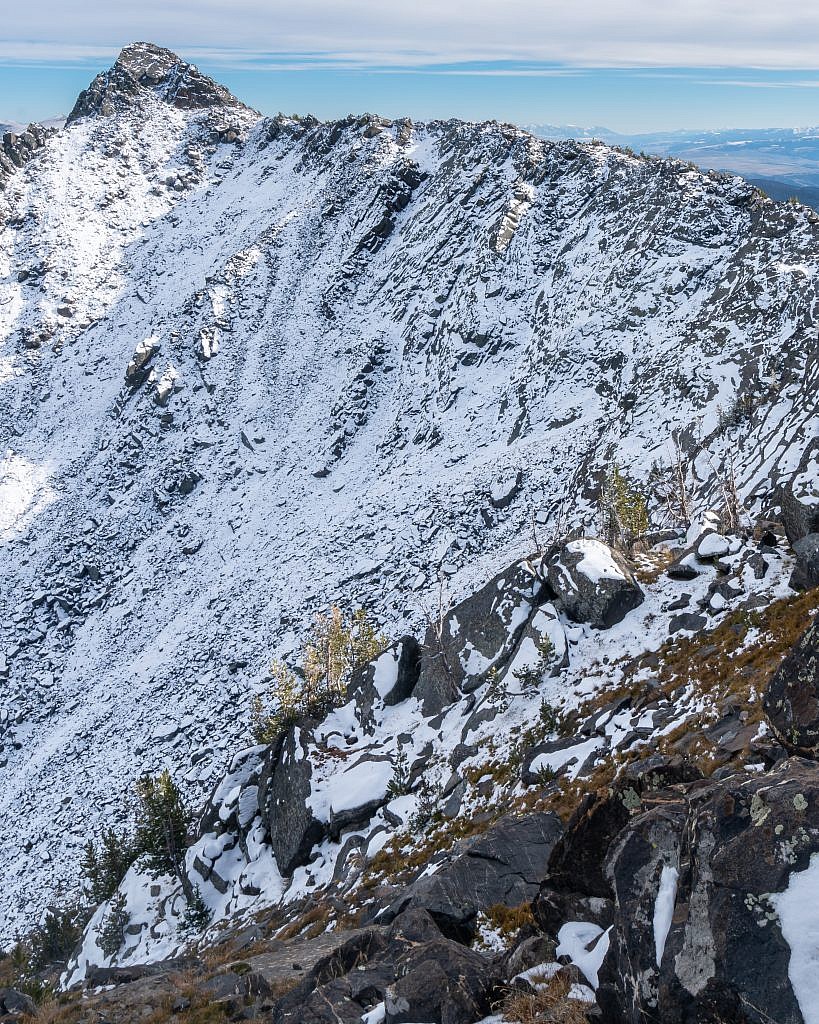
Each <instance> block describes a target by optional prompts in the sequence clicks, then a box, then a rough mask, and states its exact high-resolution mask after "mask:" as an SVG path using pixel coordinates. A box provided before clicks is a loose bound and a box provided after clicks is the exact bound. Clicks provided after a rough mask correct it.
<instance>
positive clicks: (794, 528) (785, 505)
mask: <svg viewBox="0 0 819 1024" xmlns="http://www.w3.org/2000/svg"><path fill="white" fill-rule="evenodd" d="M806 454H807V453H806ZM815 497H816V495H809V494H807V493H803V494H800V495H799V496H797V494H796V493H795V491H794V489H793V485H792V484H785V485H783V486H781V487H780V488H779V489H778V492H777V500H778V501H779V507H780V508H781V510H782V525H783V526H784V527H785V534H786V536H787V538H788V541H789V543H791V544H795V543H796V541H798V540H802V538H803V537H807V536H808V534H810V533H819V503H816V502H815V501H814V500H813V499H814V498H815Z"/></svg>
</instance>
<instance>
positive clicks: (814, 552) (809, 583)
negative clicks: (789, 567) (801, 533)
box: [790, 533, 819, 590]
mask: <svg viewBox="0 0 819 1024" xmlns="http://www.w3.org/2000/svg"><path fill="white" fill-rule="evenodd" d="M793 553H794V555H796V565H795V566H794V570H793V572H792V573H791V579H790V585H791V587H792V589H793V590H810V589H811V588H812V587H819V533H809V534H808V535H807V536H805V537H802V538H801V540H797V541H795V542H794V545H793Z"/></svg>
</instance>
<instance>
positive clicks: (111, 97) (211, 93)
mask: <svg viewBox="0 0 819 1024" xmlns="http://www.w3.org/2000/svg"><path fill="white" fill-rule="evenodd" d="M144 93H152V94H153V95H154V96H156V97H158V98H159V99H161V100H163V101H164V102H165V103H168V104H170V105H171V106H174V107H178V108H180V109H182V110H195V109H202V108H208V107H213V108H229V107H237V108H240V107H242V104H241V103H239V101H238V100H237V99H236V97H235V96H233V95H232V94H231V93H230V92H229V91H228V90H227V89H226V88H225V87H224V86H223V85H219V84H218V83H217V82H214V81H213V80H212V79H210V78H208V77H206V76H205V75H203V74H202V73H201V72H200V71H199V70H198V69H197V68H196V67H195V66H194V65H193V64H186V63H185V62H184V61H183V60H181V59H180V58H179V57H177V56H176V54H175V53H171V51H170V50H164V49H162V48H161V47H159V46H154V45H153V44H151V43H132V44H131V45H130V46H126V47H125V49H124V50H123V51H122V52H121V53H120V55H119V57H118V58H117V60H116V62H115V64H114V66H113V67H112V68H111V69H110V70H109V71H105V72H103V73H102V74H99V75H97V77H96V78H95V79H94V81H93V82H92V83H91V84H90V85H89V86H88V88H87V89H84V90H83V91H82V92H81V93H80V95H79V97H78V99H77V102H76V103H75V105H74V109H73V110H72V111H71V113H70V114H69V116H68V120H67V121H66V124H72V123H73V122H74V121H76V120H78V119H79V118H81V117H107V116H108V115H110V114H113V113H114V112H115V111H117V110H120V109H123V108H126V107H128V106H130V105H131V104H133V103H134V102H135V101H136V100H137V99H138V98H139V97H140V95H142V94H144Z"/></svg>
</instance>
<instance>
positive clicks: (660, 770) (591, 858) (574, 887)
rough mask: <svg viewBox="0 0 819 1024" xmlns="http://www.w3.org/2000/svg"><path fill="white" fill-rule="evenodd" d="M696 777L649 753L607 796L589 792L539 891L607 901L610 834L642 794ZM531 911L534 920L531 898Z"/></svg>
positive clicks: (687, 766) (673, 760)
mask: <svg viewBox="0 0 819 1024" xmlns="http://www.w3.org/2000/svg"><path fill="white" fill-rule="evenodd" d="M700 777H701V773H700V772H699V770H698V769H697V768H696V767H695V766H694V765H692V764H691V763H689V762H688V761H685V760H684V759H683V758H681V757H666V756H665V755H662V754H655V755H653V756H652V757H648V758H645V760H643V761H636V762H634V763H633V764H631V765H629V766H628V767H627V768H626V770H625V771H624V772H623V774H622V776H621V777H620V778H619V779H618V780H617V783H616V784H615V785H614V786H613V787H612V789H611V791H610V792H609V794H608V795H606V796H603V797H601V796H596V795H593V794H589V795H588V796H586V797H585V798H584V800H583V802H582V803H581V804H580V806H579V807H578V808H577V810H576V811H575V812H574V814H573V815H572V817H571V819H570V820H569V824H568V825H567V826H566V832H565V834H564V836H563V838H562V839H561V840H560V841H559V842H558V843H557V844H556V845H555V849H554V853H553V854H552V858H551V861H550V863H549V870H548V875H547V878H546V881H545V883H544V888H546V889H558V890H563V891H566V892H575V893H580V894H582V895H584V896H597V897H600V898H603V899H611V898H612V890H611V882H610V879H609V878H608V877H606V875H605V872H604V869H603V859H604V857H605V855H606V851H607V850H608V848H609V845H610V844H611V843H612V841H613V840H614V838H615V836H617V834H618V833H619V832H620V831H621V830H622V829H623V828H625V826H626V825H627V824H628V822H629V819H630V818H631V817H632V816H633V815H634V814H635V813H636V812H637V811H639V810H640V809H641V808H642V807H643V803H644V796H645V795H646V794H651V793H654V792H657V791H658V790H660V789H662V788H664V787H666V786H669V785H674V784H677V783H686V782H691V781H694V780H696V779H698V778H700ZM534 910H535V917H536V918H537V916H538V910H537V900H536V901H535V905H534Z"/></svg>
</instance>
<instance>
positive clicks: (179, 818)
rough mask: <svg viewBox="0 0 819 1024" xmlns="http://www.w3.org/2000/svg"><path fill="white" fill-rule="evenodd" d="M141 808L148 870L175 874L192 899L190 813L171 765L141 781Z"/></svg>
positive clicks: (141, 846)
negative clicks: (187, 857) (187, 854)
mask: <svg viewBox="0 0 819 1024" xmlns="http://www.w3.org/2000/svg"><path fill="white" fill-rule="evenodd" d="M136 791H137V796H138V797H139V808H138V812H137V831H136V841H137V845H138V846H139V849H140V850H143V851H144V853H145V855H146V861H147V867H148V870H149V871H150V872H151V873H152V874H153V875H154V876H155V877H158V876H160V875H173V876H174V877H176V878H177V879H178V880H179V882H180V883H181V885H182V890H183V892H184V893H185V897H186V899H187V900H188V901H189V902H190V900H191V898H192V895H193V889H192V888H191V884H190V882H189V881H188V877H187V875H186V873H185V849H186V847H187V837H188V825H189V824H190V813H189V812H188V810H187V808H186V807H185V803H184V801H183V799H182V794H181V793H180V791H179V788H178V787H177V785H176V783H175V782H174V781H173V779H172V778H171V775H170V772H169V771H168V770H167V768H166V769H165V770H164V771H163V772H161V773H160V774H159V775H156V776H151V775H143V776H142V777H141V778H140V779H138V780H137V784H136Z"/></svg>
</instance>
